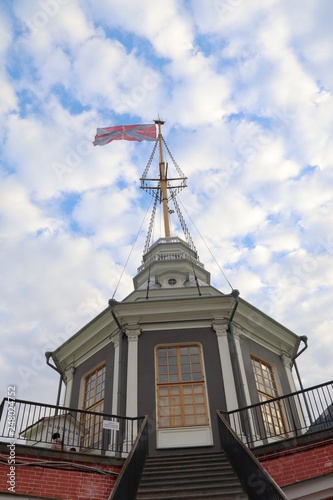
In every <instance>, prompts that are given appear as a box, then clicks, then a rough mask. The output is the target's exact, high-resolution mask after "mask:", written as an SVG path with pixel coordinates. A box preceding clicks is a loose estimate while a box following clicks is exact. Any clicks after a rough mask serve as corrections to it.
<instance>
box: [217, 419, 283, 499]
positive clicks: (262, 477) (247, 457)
mask: <svg viewBox="0 0 333 500" xmlns="http://www.w3.org/2000/svg"><path fill="white" fill-rule="evenodd" d="M217 417H218V427H219V433H220V442H221V448H222V449H223V451H224V453H225V454H226V455H227V457H228V460H229V462H230V463H231V465H232V467H233V469H234V471H235V473H236V474H237V476H238V478H239V480H240V482H241V484H242V487H243V489H244V490H245V491H246V493H247V494H248V496H249V498H251V500H267V499H269V500H288V497H286V495H285V494H284V493H283V491H282V490H281V488H280V487H279V486H278V485H277V484H276V482H275V481H274V479H273V478H272V477H271V476H270V475H269V474H268V472H267V471H266V470H265V469H264V468H263V466H262V465H261V464H260V463H259V461H258V460H257V458H256V457H255V456H254V455H253V453H251V451H250V450H249V449H248V448H247V447H246V446H245V445H244V444H243V443H242V441H241V440H240V439H239V437H238V436H237V434H236V433H235V432H234V431H233V430H232V429H231V427H230V425H229V424H228V423H227V421H226V420H225V418H224V417H223V416H222V414H221V412H219V411H218V412H217Z"/></svg>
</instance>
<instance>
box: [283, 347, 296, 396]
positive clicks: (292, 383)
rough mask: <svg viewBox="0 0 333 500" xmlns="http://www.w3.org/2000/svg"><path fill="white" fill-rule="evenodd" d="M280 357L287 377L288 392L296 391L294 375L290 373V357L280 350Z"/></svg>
mask: <svg viewBox="0 0 333 500" xmlns="http://www.w3.org/2000/svg"><path fill="white" fill-rule="evenodd" d="M280 357H281V359H282V363H283V366H284V369H285V372H286V375H287V379H288V382H289V385H290V392H296V386H295V381H294V377H293V375H292V373H291V369H292V361H291V357H290V355H289V354H287V353H286V352H282V354H281V356H280Z"/></svg>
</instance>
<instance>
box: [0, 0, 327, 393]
mask: <svg viewBox="0 0 333 500" xmlns="http://www.w3.org/2000/svg"><path fill="white" fill-rule="evenodd" d="M332 18H333V3H332V2H331V1H330V0H265V2H262V1H259V0H252V1H251V2H248V1H247V0H205V1H202V0H168V1H167V2H163V7H162V3H161V2H156V1H154V0H141V1H140V2H137V1H134V0H121V1H120V0H29V2H28V1H25V0H2V2H1V5H0V33H1V36H0V58H1V64H0V89H1V91H0V127H1V134H0V138H1V139H0V140H1V148H0V269H1V280H0V339H1V350H0V381H1V386H0V389H1V399H2V397H6V396H7V388H8V386H12V385H15V387H16V397H17V398H20V399H25V400H29V401H39V402H44V403H55V401H56V396H57V387H58V379H59V377H58V374H57V373H56V372H55V371H54V370H52V369H51V368H50V367H48V366H47V365H46V362H45V356H44V353H45V352H46V351H53V350H55V349H56V348H57V347H58V346H59V345H61V344H62V343H63V342H64V341H66V340H67V339H68V338H70V336H71V335H73V334H74V333H75V332H76V331H78V330H79V329H80V328H81V327H83V326H84V325H85V324H86V323H87V322H88V321H90V320H91V319H92V318H93V317H95V316H96V315H97V314H99V313H100V312H101V311H102V310H104V309H105V308H106V307H107V303H108V299H109V298H111V297H114V298H116V299H117V300H122V299H123V298H125V297H126V296H127V295H128V294H129V293H130V292H131V291H132V289H133V284H132V277H133V276H134V275H135V274H136V271H137V268H138V267H139V266H140V264H141V259H142V252H143V248H144V244H145V239H146V234H147V227H148V223H149V213H150V210H151V205H150V202H151V198H150V196H149V195H148V194H147V193H145V192H144V191H143V190H141V189H140V181H139V179H140V177H141V175H142V173H143V171H144V169H145V167H146V165H147V161H148V159H149V157H150V154H151V151H152V146H153V143H151V142H148V141H145V142H141V143H139V142H128V141H115V142H112V143H110V144H108V145H107V146H103V147H99V146H96V147H94V146H93V145H92V141H93V139H94V135H95V131H96V128H97V127H107V126H116V125H130V124H137V123H153V120H154V119H157V118H158V117H160V119H162V120H164V121H165V125H164V126H163V136H164V138H165V140H166V143H167V145H168V147H169V148H170V151H171V153H172V155H173V157H174V158H175V160H176V162H177V163H178V165H179V166H180V168H181V169H182V171H183V172H184V173H185V175H186V176H187V177H188V187H187V188H186V189H185V190H183V191H182V192H181V193H180V194H179V198H178V201H179V205H180V207H181V209H182V212H183V216H184V218H185V221H186V224H187V226H188V228H189V231H190V233H191V236H192V239H193V241H194V243H195V245H196V248H197V250H198V253H199V257H200V260H201V261H202V262H203V263H204V264H205V267H206V269H207V270H208V271H209V272H210V273H211V276H212V284H213V285H214V286H215V287H216V288H218V289H220V290H221V291H222V292H224V293H230V287H229V285H228V283H227V281H226V279H225V278H224V276H223V274H222V273H221V270H220V269H222V270H223V272H224V273H225V275H226V277H227V279H228V280H229V282H230V283H231V285H232V287H233V288H237V289H238V290H239V291H240V294H241V297H242V298H243V299H245V300H246V301H248V302H250V303H251V304H253V305H254V306H255V307H257V308H258V309H260V310H262V311H263V312H265V313H266V314H268V315H269V316H272V317H273V318H274V319H275V320H276V321H278V322H280V323H282V324H283V325H285V326H286V327H287V328H289V329H290V330H292V331H293V332H294V333H296V334H297V335H300V336H301V335H305V336H307V337H308V339H309V347H308V349H307V350H306V351H305V352H304V353H303V354H302V355H301V356H300V357H299V358H298V360H297V362H298V367H299V371H300V374H301V377H302V381H303V385H304V386H305V387H310V386H313V385H315V384H320V383H324V382H327V381H329V380H332V379H333V368H332V358H333V342H332V331H333V322H332V317H333V312H332V311H333V309H332V303H333V266H332V264H333V231H332V219H333V217H332V216H333V201H332V199H333V198H332V196H333V195H332V192H333V189H332V188H333V170H332V165H333V146H332V137H333V97H332V89H333V32H332V25H331V24H332ZM152 168H154V165H152ZM160 220H161V219H160V210H158V214H157V218H156V224H155V227H154V236H155V237H159V236H163V232H162V229H161V224H160V222H159V221H160ZM140 228H141V229H140ZM172 228H173V234H178V232H177V231H178V226H177V222H176V221H172ZM126 263H127V264H126Z"/></svg>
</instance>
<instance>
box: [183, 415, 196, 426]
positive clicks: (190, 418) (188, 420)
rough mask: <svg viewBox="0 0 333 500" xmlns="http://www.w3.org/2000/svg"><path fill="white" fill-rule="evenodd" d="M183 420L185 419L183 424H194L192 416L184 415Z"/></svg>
mask: <svg viewBox="0 0 333 500" xmlns="http://www.w3.org/2000/svg"><path fill="white" fill-rule="evenodd" d="M184 420H185V425H194V424H195V421H194V416H190V415H186V416H185V418H184Z"/></svg>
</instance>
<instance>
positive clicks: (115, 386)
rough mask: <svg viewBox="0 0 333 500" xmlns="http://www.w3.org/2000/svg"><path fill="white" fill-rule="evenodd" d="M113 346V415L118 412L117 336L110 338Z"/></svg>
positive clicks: (118, 361) (118, 360) (118, 362)
mask: <svg viewBox="0 0 333 500" xmlns="http://www.w3.org/2000/svg"><path fill="white" fill-rule="evenodd" d="M111 342H113V346H114V364H113V386H112V411H111V413H113V414H114V415H117V412H118V391H119V387H118V375H119V364H120V362H121V360H120V359H119V335H118V334H117V336H116V337H112V338H111Z"/></svg>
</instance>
